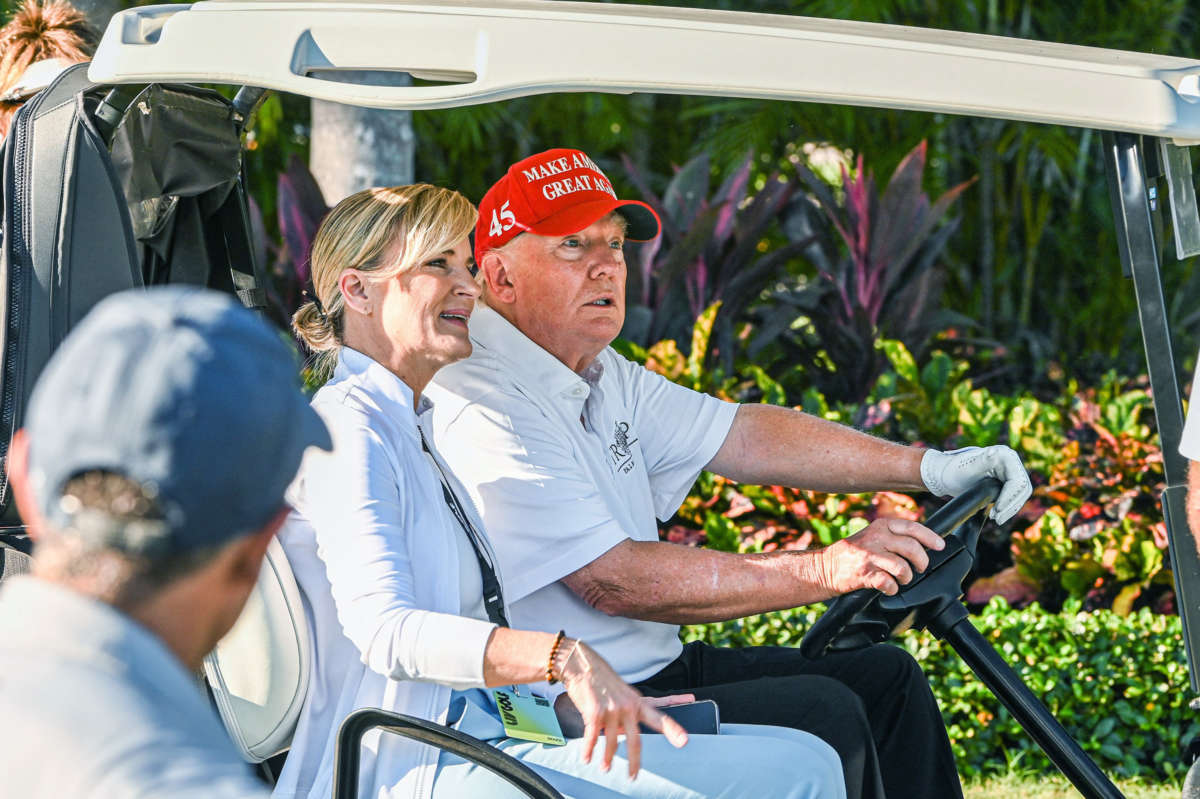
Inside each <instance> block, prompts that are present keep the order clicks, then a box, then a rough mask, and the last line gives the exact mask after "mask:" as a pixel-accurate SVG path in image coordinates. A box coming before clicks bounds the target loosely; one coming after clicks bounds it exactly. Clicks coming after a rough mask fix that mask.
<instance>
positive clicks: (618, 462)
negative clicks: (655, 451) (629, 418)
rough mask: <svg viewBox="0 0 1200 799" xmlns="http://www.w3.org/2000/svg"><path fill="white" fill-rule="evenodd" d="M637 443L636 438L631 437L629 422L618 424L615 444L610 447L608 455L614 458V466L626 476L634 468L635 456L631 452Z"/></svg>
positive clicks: (614, 435) (615, 432)
mask: <svg viewBox="0 0 1200 799" xmlns="http://www.w3.org/2000/svg"><path fill="white" fill-rule="evenodd" d="M636 443H637V439H636V438H630V437H629V422H617V423H616V430H615V431H614V432H613V443H611V444H609V445H608V454H609V455H610V456H611V457H612V462H613V466H614V467H616V468H617V469H618V470H619V471H621V472H623V473H625V474H628V473H629V470H630V469H632V468H633V455H632V453H631V452H630V451H629V450H630V447H632V446H633V445H634V444H636Z"/></svg>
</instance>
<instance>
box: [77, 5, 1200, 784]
mask: <svg viewBox="0 0 1200 799" xmlns="http://www.w3.org/2000/svg"><path fill="white" fill-rule="evenodd" d="M234 15H236V16H234ZM414 30H419V31H420V35H419V36H414V35H413V34H412V31H414ZM400 41H402V42H404V45H405V46H404V47H403V48H397V47H396V42H400ZM216 42H221V43H223V44H224V45H226V46H225V47H224V48H222V49H223V50H224V51H225V52H227V53H231V54H232V55H228V56H226V55H222V63H221V64H220V67H221V69H220V70H219V73H220V77H221V79H222V80H226V81H230V82H235V83H244V84H248V85H256V86H266V87H270V88H271V89H273V90H280V91H290V92H296V93H301V94H308V95H311V96H314V97H320V98H322V99H329V100H334V101H339V102H349V103H359V104H365V105H375V106H380V107H390V108H435V107H440V106H444V105H450V104H459V103H464V102H481V101H490V100H497V99H502V98H505V97H512V96H517V95H520V94H526V93H532V92H540V91H553V90H580V89H585V90H599V91H620V92H630V91H669V92H683V93H700V94H710V95H716V96H746V97H770V98H775V99H779V98H786V99H796V100H808V101H821V102H839V103H850V104H865V105H875V106H886V107H894V108H906V109H917V110H923V111H935V112H943V113H959V114H962V113H967V114H977V115H981V116H990V117H998V118H1007V119H1021V120H1028V121H1034V122H1041V123H1059V124H1065V125H1075V126H1084V127H1089V128H1096V129H1098V130H1101V131H1107V132H1106V133H1104V152H1105V160H1106V163H1107V164H1108V166H1109V168H1110V181H1111V184H1112V185H1113V186H1114V191H1113V195H1112V196H1113V207H1114V210H1115V212H1116V216H1117V225H1118V233H1119V237H1120V243H1121V247H1122V251H1121V256H1122V261H1123V263H1125V265H1126V266H1127V268H1129V269H1130V272H1131V274H1132V276H1133V278H1134V281H1135V283H1136V285H1137V287H1138V295H1139V300H1140V302H1139V311H1140V312H1142V316H1143V332H1144V335H1145V336H1146V340H1147V352H1148V355H1149V360H1150V372H1151V382H1152V384H1153V385H1154V396H1155V402H1156V404H1157V406H1158V412H1159V422H1160V424H1159V429H1160V431H1161V432H1162V436H1163V439H1164V442H1166V443H1167V446H1164V453H1166V452H1167V451H1169V450H1170V449H1171V446H1170V444H1171V443H1172V442H1173V441H1174V440H1177V439H1178V436H1177V434H1178V427H1172V424H1173V422H1172V419H1171V416H1172V414H1174V415H1175V416H1176V417H1179V415H1180V409H1179V408H1175V409H1174V410H1172V409H1171V407H1170V406H1171V403H1172V401H1173V399H1172V398H1173V396H1174V397H1175V398H1177V393H1176V394H1175V395H1172V394H1171V393H1170V391H1169V390H1168V388H1167V387H1166V384H1167V380H1166V377H1165V376H1166V375H1167V374H1168V373H1169V372H1171V371H1173V369H1174V364H1173V362H1172V361H1171V354H1170V346H1169V342H1170V337H1169V333H1168V332H1167V331H1165V330H1164V328H1163V324H1164V322H1163V314H1161V313H1159V314H1157V316H1156V314H1155V311H1154V302H1155V300H1154V297H1153V294H1154V291H1153V289H1154V287H1155V286H1157V282H1156V281H1157V280H1158V277H1157V274H1156V271H1157V268H1158V250H1157V239H1156V236H1157V235H1158V232H1156V231H1155V229H1154V225H1153V216H1152V213H1151V211H1155V212H1157V211H1158V209H1159V207H1160V206H1159V205H1157V204H1156V202H1155V200H1156V198H1157V197H1159V196H1160V195H1158V194H1156V193H1155V189H1156V188H1158V189H1161V188H1163V187H1164V186H1165V185H1166V183H1165V181H1163V182H1159V183H1156V181H1160V179H1161V178H1162V177H1163V173H1162V169H1161V166H1162V164H1161V160H1159V159H1157V158H1155V159H1154V161H1155V166H1150V165H1148V160H1147V159H1148V158H1149V157H1150V155H1151V154H1153V153H1156V152H1157V150H1158V147H1159V146H1160V145H1162V146H1164V147H1174V146H1175V145H1174V144H1171V141H1172V140H1174V141H1175V142H1178V143H1179V144H1188V143H1192V142H1195V141H1200V111H1198V107H1197V104H1196V103H1195V101H1194V98H1195V97H1196V95H1197V92H1196V86H1197V75H1198V74H1200V69H1198V68H1197V64H1196V63H1195V62H1192V61H1189V60H1187V59H1178V58H1174V59H1173V58H1167V57H1160V56H1153V55H1147V54H1136V53H1114V52H1111V51H1099V50H1094V49H1089V48H1074V47H1068V46H1060V45H1052V44H1042V43H1037V44H1036V45H1031V44H1030V43H1028V42H1017V41H1014V40H1006V39H1001V38H998V37H978V36H970V35H964V34H955V33H951V32H945V31H918V30H913V29H907V28H895V27H889V26H872V25H864V24H858V23H842V22H836V21H830V20H805V19H802V18H789V17H775V16H760V15H747V14H731V13H715V12H701V11H695V10H691V9H669V8H661V9H642V8H635V7H620V6H599V5H597V6H584V7H580V6H576V5H569V4H540V3H531V2H515V1H514V2H502V1H497V2H489V3H476V4H472V5H469V6H468V5H465V4H464V5H458V6H455V5H446V6H440V7H437V8H432V7H429V6H427V5H423V6H417V5H414V4H409V3H404V2H400V0H397V1H396V2H392V3H388V2H375V3H365V2H364V3H343V4H340V5H339V6H338V8H337V9H336V11H333V10H331V9H329V8H327V7H323V6H320V5H318V4H313V5H311V6H306V5H304V4H299V5H297V4H277V3H254V2H221V3H202V4H197V5H196V6H192V7H190V8H189V7H187V6H174V7H166V6H164V7H156V8H143V9H135V10H131V11H130V12H127V13H126V15H125V16H124V17H122V18H121V20H120V25H116V23H114V27H113V28H112V29H110V32H109V36H107V37H106V39H105V42H104V44H103V45H102V47H101V52H100V54H99V56H98V57H97V60H96V62H95V64H94V65H93V69H92V77H93V78H94V79H97V80H101V81H105V82H112V83H138V82H146V81H165V82H186V81H208V80H212V79H213V76H214V74H216V72H217V70H216V69H215V67H216V65H215V64H214V63H213V53H214V52H216V50H215V49H214V43H216ZM568 43H569V46H567V44H568ZM667 45H669V46H670V51H671V53H672V55H673V57H672V58H670V59H663V58H661V53H662V52H663V48H664V47H665V46H667ZM547 48H553V52H552V53H551V52H548V50H547ZM398 52H403V56H404V57H403V59H399V58H398V57H397V53H398ZM534 56H536V57H534ZM551 56H552V57H551ZM548 64H552V65H553V69H552V74H550V73H551V70H550V68H549V67H548V66H547V65H548ZM363 69H382V70H405V71H410V72H412V73H413V74H415V75H417V77H418V78H422V79H430V82H429V84H427V85H418V86H414V87H410V88H404V87H395V86H391V87H377V86H364V85H362V84H361V83H357V82H355V81H354V80H351V79H349V78H346V79H343V78H341V77H339V76H340V74H341V73H340V70H363ZM317 73H320V75H319V77H318V76H317ZM548 75H549V77H548ZM880 75H903V76H904V80H897V81H881V80H880V79H879V76H880ZM946 76H952V77H953V79H952V80H947V79H946ZM1177 149H1178V148H1177ZM1163 152H1171V151H1170V150H1169V149H1164V150H1163ZM1166 161H1167V163H1168V164H1169V163H1170V160H1169V159H1166ZM1171 188H1172V191H1175V190H1176V184H1175V182H1172V183H1171ZM1171 207H1172V210H1174V208H1175V204H1174V203H1172V206H1171ZM1193 209H1194V206H1193ZM499 216H500V220H501V225H503V219H504V217H503V215H502V214H500V215H499ZM1177 227H1178V225H1177ZM519 238H520V237H519ZM1158 294H1159V297H1158V300H1159V302H1158V308H1159V309H1161V305H1162V303H1161V289H1158ZM1164 341H1165V346H1164ZM1164 361H1165V363H1164ZM610 377H611V376H610ZM588 390H589V391H590V390H591V388H590V387H588ZM623 421H628V420H623ZM1179 421H1180V422H1181V418H1180V419H1179ZM580 427H581V428H582V427H583V425H580ZM630 430H633V431H634V432H638V431H637V429H636V428H635V427H633V426H631V428H630ZM595 433H596V435H597V436H608V435H609V434H611V435H612V438H611V439H610V440H607V441H604V443H605V444H606V445H607V444H608V443H616V444H618V445H620V443H621V442H620V441H618V440H617V439H616V430H615V429H612V430H608V429H601V428H599V427H597V428H595ZM632 437H633V436H629V435H628V434H627V435H626V443H628V442H629V440H630V439H631V438H632ZM647 440H651V439H647ZM718 449H719V447H718ZM714 454H715V452H714ZM648 457H654V456H653V455H649V456H648ZM1166 457H1167V459H1168V463H1167V467H1168V468H1167V470H1166V471H1167V473H1168V484H1169V485H1171V486H1175V480H1174V472H1173V471H1172V468H1173V467H1172V464H1171V463H1170V456H1169V455H1167V456H1166ZM705 462H707V460H706V461H705ZM703 465H705V463H700V464H698V466H703ZM1172 518H1173V519H1175V520H1178V519H1180V518H1181V514H1172ZM1168 528H1169V530H1170V534H1171V541H1172V550H1173V551H1172V554H1173V556H1176V555H1178V554H1179V553H1178V550H1179V549H1180V547H1178V546H1176V544H1177V541H1186V542H1187V544H1188V546H1187V547H1186V549H1187V550H1189V551H1191V550H1194V547H1192V546H1191V542H1190V539H1188V538H1185V536H1186V530H1182V531H1181V528H1180V526H1179V525H1178V523H1177V521H1176V522H1174V523H1169V525H1168ZM969 544H970V540H969V537H964V538H963V541H962V544H961V546H959V548H958V549H957V550H956V552H955V553H954V554H953V557H954V558H959V555H960V554H963V553H966V552H967V550H968V549H969V548H970V547H969V546H968V545H969ZM953 548H954V547H953V546H947V548H946V549H945V550H941V552H943V553H944V552H949V551H950V550H951V549H953ZM930 561H931V565H930V567H929V570H927V571H932V570H938V571H939V573H940V572H944V571H945V566H946V562H947V561H946V559H945V558H942V559H939V557H938V556H931V558H930ZM1176 564H1177V565H1178V566H1179V567H1178V568H1177V569H1176V571H1175V573H1176V578H1177V580H1179V581H1180V583H1181V589H1180V592H1179V593H1180V597H1181V602H1180V606H1181V611H1182V612H1183V614H1184V618H1185V629H1188V630H1189V635H1191V632H1190V629H1191V626H1192V625H1190V624H1189V623H1188V621H1187V620H1188V616H1187V614H1188V613H1190V612H1194V611H1192V610H1190V609H1192V608H1195V607H1196V604H1197V603H1196V602H1194V601H1192V600H1191V599H1190V598H1189V592H1190V591H1194V590H1195V588H1194V586H1196V585H1197V584H1200V583H1196V582H1191V583H1189V582H1188V580H1189V578H1190V575H1191V572H1190V571H1189V569H1188V568H1187V567H1186V566H1187V564H1182V563H1181V561H1179V560H1178V559H1177V560H1176ZM914 582H917V581H914ZM1189 586H1190V587H1189ZM903 593H904V592H903V591H902V592H900V594H903ZM900 594H898V595H897V596H900ZM910 598H911V597H910ZM888 599H889V600H892V599H895V597H889V598H888ZM904 601H908V600H907V599H905V600H904ZM876 604H882V602H878V601H877V602H876ZM889 612H890V611H889ZM962 626H968V627H969V626H970V625H969V624H967V625H962ZM970 663H971V665H972V667H973V668H975V669H976V671H977V672H978V671H980V670H981V669H984V668H985V667H986V668H992V666H989V665H988V664H982V665H981V664H980V662H978V661H970ZM993 665H994V664H993ZM1013 679H1015V676H1014V677H1013ZM989 687H991V688H992V689H993V690H998V689H997V688H995V687H994V686H993V683H989ZM1002 698H1003V697H1002ZM1010 701H1012V702H1014V703H1015V705H1018V706H1019V705H1021V703H1022V702H1024V701H1025V699H1024V698H1022V697H1018V698H1016V699H1005V703H1006V705H1008V706H1009V707H1010V709H1012V708H1013V707H1014V704H1009V702H1010ZM1033 701H1034V702H1036V700H1033ZM1014 715H1017V717H1018V718H1020V719H1021V722H1022V724H1025V725H1026V728H1027V729H1030V726H1029V725H1030V724H1031V723H1032V722H1030V721H1027V718H1028V717H1026V716H1021V715H1020V714H1018V712H1017V711H1016V710H1014ZM1059 732H1061V730H1059ZM1031 733H1032V734H1034V737H1035V738H1036V739H1037V740H1038V742H1039V743H1040V744H1041V745H1042V746H1043V747H1047V748H1048V752H1050V750H1051V749H1053V748H1055V747H1058V748H1060V749H1061V747H1062V746H1063V745H1065V744H1063V742H1062V741H1060V740H1057V739H1055V736H1054V735H1053V734H1040V733H1038V732H1036V731H1034V730H1032V729H1031ZM1063 735H1065V733H1064V734H1063ZM1080 756H1082V753H1080ZM1051 757H1052V759H1054V760H1055V762H1056V763H1059V764H1060V765H1062V759H1061V758H1060V757H1057V756H1056V755H1055V753H1054V752H1051ZM1084 759H1086V757H1084ZM1072 779H1073V780H1074V779H1076V776H1074V775H1073V776H1072ZM1076 784H1077V785H1080V784H1086V785H1088V786H1092V787H1086V788H1081V790H1085V792H1086V793H1087V795H1089V796H1093V795H1105V796H1108V795H1112V793H1111V792H1106V791H1107V788H1104V787H1103V786H1101V787H1099V788H1096V787H1094V786H1095V785H1097V784H1099V783H1098V782H1095V781H1089V780H1088V779H1082V782H1076ZM1109 787H1111V786H1109Z"/></svg>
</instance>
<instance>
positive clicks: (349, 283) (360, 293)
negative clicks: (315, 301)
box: [338, 269, 371, 316]
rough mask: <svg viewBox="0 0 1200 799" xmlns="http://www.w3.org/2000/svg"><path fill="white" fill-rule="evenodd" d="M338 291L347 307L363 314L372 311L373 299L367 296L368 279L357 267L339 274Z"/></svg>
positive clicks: (368, 313) (366, 314)
mask: <svg viewBox="0 0 1200 799" xmlns="http://www.w3.org/2000/svg"><path fill="white" fill-rule="evenodd" d="M338 291H340V292H341V293H342V302H343V303H345V305H346V307H347V308H350V309H351V310H354V311H356V312H358V313H360V314H362V315H363V316H368V315H370V313H371V300H370V298H369V297H368V296H367V294H368V292H367V279H366V278H365V277H364V276H363V274H362V272H359V271H358V270H357V269H345V270H343V271H342V273H341V274H340V275H338Z"/></svg>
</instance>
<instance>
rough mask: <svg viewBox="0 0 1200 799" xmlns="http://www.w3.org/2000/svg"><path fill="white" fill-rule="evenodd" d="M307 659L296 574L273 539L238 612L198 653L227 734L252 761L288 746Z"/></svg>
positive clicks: (300, 701)
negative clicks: (205, 651)
mask: <svg viewBox="0 0 1200 799" xmlns="http://www.w3.org/2000/svg"><path fill="white" fill-rule="evenodd" d="M311 664H312V652H311V649H310V643H309V636H308V624H307V622H306V620H305V616H304V605H303V601H302V599H301V595H300V589H299V587H298V586H297V585H296V578H295V577H294V576H293V574H292V569H291V567H290V566H289V565H288V562H287V558H286V557H285V556H284V554H283V548H282V547H281V546H280V545H279V542H278V541H275V540H272V541H271V544H270V546H269V547H268V548H267V556H266V558H265V559H264V560H263V566H262V571H261V573H260V574H259V576H258V584H257V585H256V586H255V587H254V590H253V591H252V592H251V594H250V598H249V600H247V602H246V607H245V609H243V610H242V615H241V616H239V617H238V620H237V623H235V624H234V625H233V629H231V630H230V631H229V633H228V634H227V635H226V636H225V637H224V638H222V639H221V641H220V643H218V644H217V647H216V649H214V650H213V651H212V652H211V653H209V655H208V657H206V658H205V659H204V673H205V676H206V677H207V678H208V684H209V685H210V686H211V688H212V692H213V695H214V697H215V698H216V703H217V710H218V711H219V712H220V714H221V720H222V721H223V722H224V723H225V728H226V729H227V730H228V731H229V736H230V737H231V738H232V739H233V742H234V744H235V745H236V746H237V747H238V749H239V750H240V751H241V753H242V756H243V757H245V758H246V759H247V760H248V761H250V762H252V763H258V762H261V761H263V760H266V759H267V758H268V757H271V756H272V755H276V754H278V753H279V752H282V751H283V750H285V749H287V748H288V746H289V745H290V744H291V741H292V732H293V731H294V730H295V728H296V719H297V718H298V717H299V715H300V708H301V706H302V705H303V704H304V696H305V692H306V690H307V688H308V679H309V671H310V669H311Z"/></svg>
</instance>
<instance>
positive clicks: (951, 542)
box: [800, 477, 1002, 658]
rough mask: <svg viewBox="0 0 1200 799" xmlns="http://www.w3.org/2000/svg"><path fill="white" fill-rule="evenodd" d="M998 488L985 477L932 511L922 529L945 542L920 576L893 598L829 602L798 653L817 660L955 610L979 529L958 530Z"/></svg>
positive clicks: (876, 595)
mask: <svg viewBox="0 0 1200 799" xmlns="http://www.w3.org/2000/svg"><path fill="white" fill-rule="evenodd" d="M1001 486H1002V484H1001V482H1000V481H999V480H996V479H993V478H991V477H988V478H985V479H983V480H980V481H979V482H978V483H976V484H975V485H973V486H971V487H970V488H969V489H967V490H966V491H964V492H963V493H961V494H959V495H958V496H957V497H955V498H954V499H952V500H950V501H949V502H947V503H946V504H945V505H943V506H942V507H941V508H938V510H937V512H935V513H934V514H933V515H932V516H930V517H929V519H928V521H926V522H925V526H926V527H928V528H929V529H930V530H932V531H933V532H935V533H937V534H938V535H940V536H942V538H944V539H946V547H945V549H942V550H940V551H930V553H929V566H927V567H926V569H925V571H923V572H921V573H920V574H917V575H915V576H914V577H913V579H912V580H911V581H910V582H909V583H907V584H906V585H902V586H900V591H899V592H898V593H897V594H896V595H895V596H888V595H886V594H884V593H883V592H882V591H878V590H876V589H874V588H860V589H859V590H857V591H851V592H850V593H848V594H843V595H842V596H839V597H837V598H835V599H833V600H832V601H831V602H830V603H829V608H828V609H827V610H826V611H825V612H824V613H823V614H822V615H821V618H819V619H817V621H816V622H815V623H814V624H813V626H812V627H810V628H809V630H808V632H807V633H805V635H804V640H803V641H801V642H800V653H801V654H802V655H804V656H805V657H807V658H819V657H822V656H824V655H825V654H826V653H828V652H833V651H845V650H849V649H857V648H860V647H863V646H867V645H869V644H872V643H877V642H879V641H885V640H887V639H888V638H890V637H892V636H893V635H898V634H899V633H901V632H903V631H904V630H906V629H909V628H912V627H917V628H921V627H924V626H926V624H927V623H928V621H929V620H930V619H931V618H933V617H935V616H937V615H938V614H939V613H940V612H941V611H942V610H944V609H945V607H946V605H947V603H951V602H952V603H954V604H955V605H958V599H959V597H961V596H962V581H963V578H964V577H966V575H967V572H969V571H970V570H971V566H972V565H973V564H974V563H975V548H976V545H977V544H978V542H979V532H980V530H981V529H982V527H983V525H982V523H981V524H980V525H979V526H978V527H975V528H974V529H972V530H969V531H966V532H965V533H964V532H963V531H962V530H961V529H960V528H963V526H964V524H965V523H966V522H967V521H969V520H970V519H971V518H972V517H973V516H975V515H976V514H980V515H982V511H984V510H986V509H987V508H988V507H989V506H990V505H991V504H992V503H993V502H995V501H996V497H997V496H999V494H1000V488H1001Z"/></svg>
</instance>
